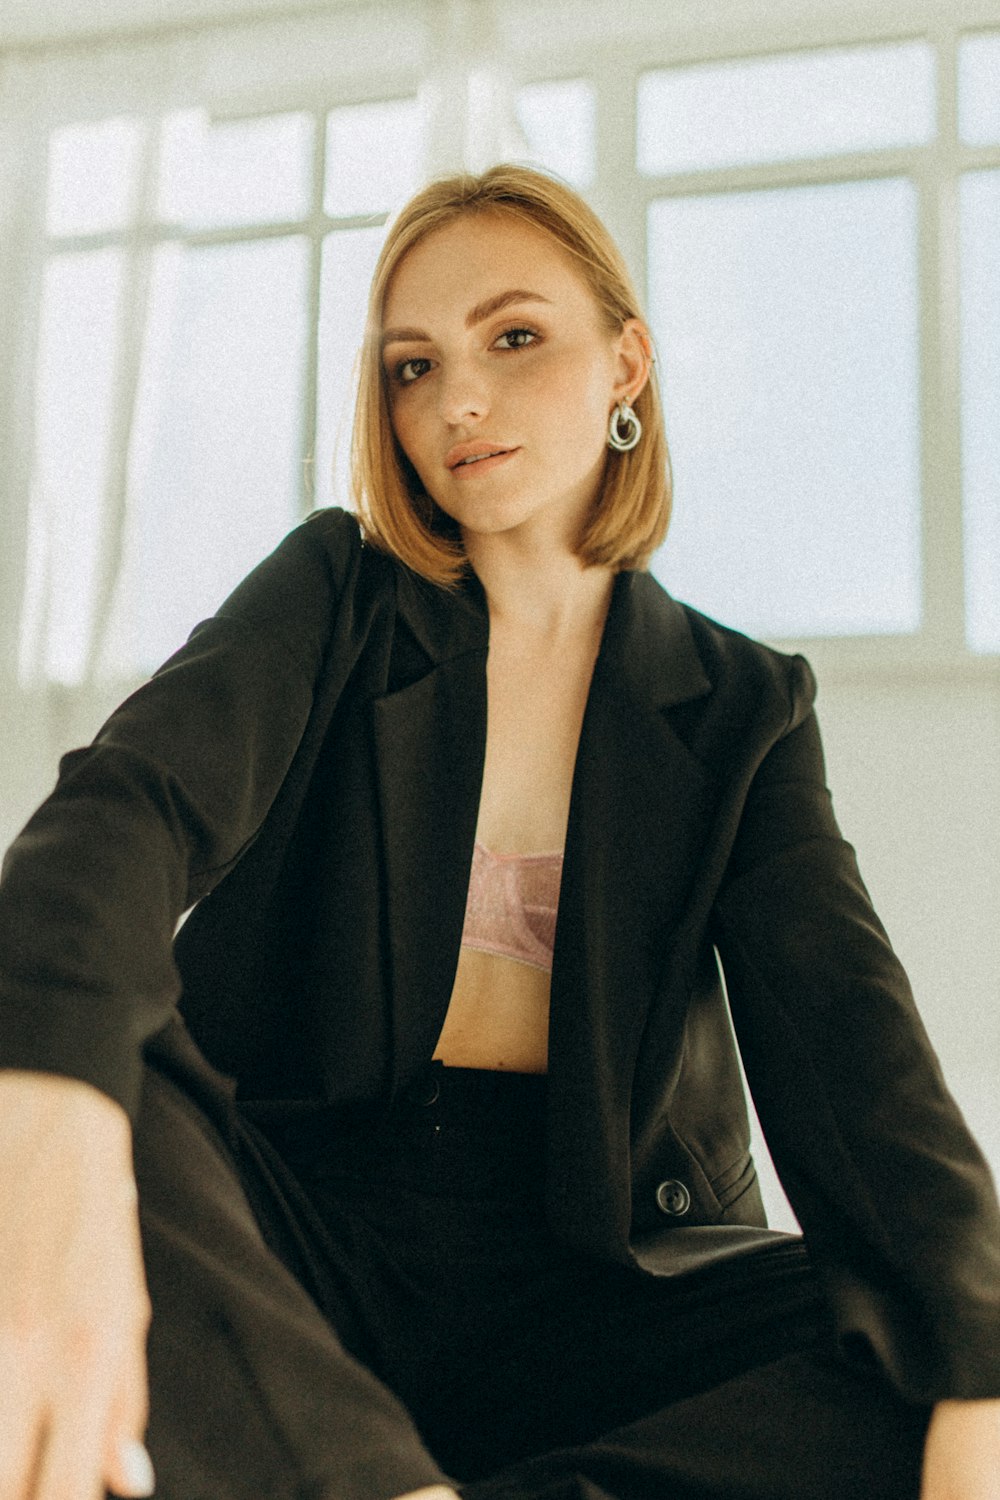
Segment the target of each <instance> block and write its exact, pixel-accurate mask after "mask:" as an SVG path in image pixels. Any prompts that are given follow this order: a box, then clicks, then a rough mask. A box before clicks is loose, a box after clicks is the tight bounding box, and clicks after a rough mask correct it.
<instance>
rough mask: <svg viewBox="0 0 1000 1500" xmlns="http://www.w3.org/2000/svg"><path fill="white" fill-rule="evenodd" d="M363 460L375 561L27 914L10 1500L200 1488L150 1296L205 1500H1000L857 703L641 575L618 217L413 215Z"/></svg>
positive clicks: (30, 843) (991, 1422)
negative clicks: (845, 760)
mask: <svg viewBox="0 0 1000 1500" xmlns="http://www.w3.org/2000/svg"><path fill="white" fill-rule="evenodd" d="M355 433H356V441H355V456H356V488H357V492H358V499H359V504H360V509H361V515H362V517H363V531H362V530H360V529H359V526H358V523H357V522H356V521H355V519H354V518H353V517H352V516H350V515H347V514H345V513H343V512H336V511H334V512H321V513H318V514H317V515H315V516H314V517H312V518H310V520H309V521H307V522H306V523H305V524H304V525H303V526H302V527H299V528H298V529H297V530H296V531H295V532H293V533H292V534H291V536H290V537H289V538H287V539H286V541H285V542H284V543H283V544H282V546H281V547H279V548H278V549H277V551H276V552H275V553H274V554H273V555H272V557H271V558H269V559H268V560H266V561H265V562H264V563H263V564H262V565H261V567H260V568H259V569H257V570H256V571H255V573H254V574H252V575H251V577H250V578H249V579H247V580H246V581H245V582H244V583H243V584H242V585H241V586H240V588H239V589H237V590H236V592H235V593H234V594H233V595H232V596H231V598H230V599H229V600H227V601H226V603H225V604H224V605H223V607H222V609H221V610H220V612H219V614H218V615H217V616H216V617H215V618H214V619H213V620H211V621H208V622H205V623H204V624H203V625H201V626H199V627H198V628H197V629H196V630H195V632H194V633H193V635H192V637H191V639H190V641H189V642H188V644H187V645H186V646H185V647H184V648H183V649H182V650H181V651H180V652H178V653H177V655H176V656H175V657H173V658H172V659H171V660H170V661H169V662H168V663H167V664H166V665H165V667H163V668H162V669H161V670H160V672H159V673H158V674H156V676H155V677H154V678H153V679H152V681H151V682H150V683H149V684H147V685H146V686H145V687H144V688H143V689H142V690H141V691H140V692H139V693H138V694H136V695H135V696H134V697H133V698H132V699H130V700H129V701H128V702H127V703H125V704H124V705H123V706H122V707H121V708H120V709H119V710H118V712H117V713H116V714H115V715H113V716H112V718H111V720H110V721H109V722H108V724H107V725H106V726H105V728H104V729H103V730H102V732H101V734H100V735H99V736H98V739H97V740H96V741H95V744H94V746H92V747H90V748H89V749H88V750H84V751H78V752H75V753H74V754H73V755H71V756H69V757H67V758H66V760H65V761H64V762H63V765H62V768H61V778H60V783H59V786H58V787H57V790H56V792H55V793H54V794H53V797H52V798H50V799H49V801H48V802H47V803H46V804H44V805H43V807H42V808H41V809H40V810H39V811H38V813H37V814H36V815H35V817H34V818H33V819H32V821H31V823H29V825H28V827H27V829H26V830H25V832H24V833H23V834H22V835H21V837H20V839H19V840H18V841H17V843H16V844H15V846H14V847H13V849H12V851H11V853H10V856H9V858H8V861H7V867H6V873H5V880H4V890H3V900H2V904H0V974H2V976H3V978H2V989H0V993H2V996H3V1006H2V1010H0V1028H2V1029H0V1060H2V1062H3V1064H4V1066H5V1067H6V1068H7V1069H8V1070H9V1071H8V1072H6V1073H5V1074H4V1075H3V1076H2V1077H0V1112H2V1113H0V1117H2V1119H3V1123H4V1139H5V1150H4V1152H3V1157H2V1162H0V1182H2V1191H3V1194H4V1202H5V1203H6V1204H7V1205H8V1210H7V1214H6V1218H5V1223H4V1226H3V1229H2V1231H0V1264H2V1267H3V1272H2V1275H0V1288H2V1290H0V1388H2V1389H3V1390H4V1391H5V1392H12V1393H13V1394H12V1396H11V1397H10V1398H9V1399H7V1400H6V1401H5V1402H4V1403H3V1404H2V1410H0V1500H14V1497H17V1500H23V1497H26V1496H31V1497H33V1500H54V1497H56V1496H58V1497H59V1500H66V1497H73V1500H75V1497H77V1496H79V1497H81V1500H83V1497H87V1500H90V1497H92V1496H93V1495H95V1494H97V1493H98V1492H99V1491H100V1488H101V1486H102V1485H105V1484H106V1485H108V1486H110V1487H111V1488H113V1489H114V1490H115V1491H116V1492H118V1493H121V1494H126V1495H138V1494H142V1493H149V1492H150V1490H151V1485H152V1478H151V1475H150V1472H149V1466H148V1460H147V1459H146V1456H145V1451H144V1449H143V1448H142V1446H141V1443H140V1441H139V1440H140V1438H141V1436H142V1432H143V1428H144V1424H145V1420H146V1405H145V1396H144V1391H145V1375H144V1362H143V1343H144V1335H145V1330H146V1322H147V1309H148V1301H147V1296H146V1290H145V1280H144V1278H146V1279H148V1284H149V1295H150V1298H151V1303H152V1311H153V1317H152V1325H151V1330H150V1338H149V1368H150V1374H151V1379H150V1391H151V1403H150V1415H149V1436H148V1443H149V1449H150V1452H151V1454H152V1458H153V1460H154V1463H155V1465H156V1469H157V1472H158V1484H159V1487H158V1489H157V1494H158V1495H160V1496H162V1497H164V1500H199V1497H202V1496H204V1497H208V1496H211V1497H212V1500H227V1497H232V1500H237V1497H238V1500H243V1497H246V1500H251V1497H253V1500H262V1497H268V1500H270V1497H276V1500H280V1497H286V1496H287V1497H291V1496H296V1497H305V1496H310V1497H315V1500H319V1497H324V1500H334V1497H336V1500H388V1497H394V1496H403V1495H406V1496H408V1497H416V1496H421V1497H426V1500H430V1497H440V1496H448V1495H454V1494H455V1492H456V1486H457V1485H461V1486H462V1491H463V1493H464V1494H466V1495H471V1496H475V1497H477V1500H486V1497H490V1496H497V1497H499V1496H508V1497H515V1496H519V1497H528V1496H536V1495H537V1496H540V1495H542V1494H544V1495H547V1496H556V1495H565V1496H570V1495H574V1496H581V1497H582V1496H589V1497H617V1500H633V1497H634V1500H638V1497H640V1496H643V1497H644V1496H652V1495H655V1496H665V1497H666V1496H670V1497H694V1496H699V1497H707V1496H715V1497H719V1500H721V1497H732V1496H734V1495H737V1494H739V1495H747V1496H750V1495H753V1496H761V1497H763V1496H770V1497H782V1496H787V1497H789V1500H790V1497H792V1496H794V1497H796V1500H803V1497H813V1496H815V1497H819V1496H829V1497H833V1496H837V1497H838V1500H842V1497H845V1496H849V1495H857V1496H862V1495H864V1496H869V1495H871V1494H876V1493H877V1494H879V1495H880V1496H883V1497H885V1496H895V1495H899V1496H904V1495H912V1496H915V1495H916V1494H917V1492H918V1489H920V1486H921V1480H920V1478H919V1475H920V1471H921V1455H922V1453H923V1460H922V1466H923V1480H922V1489H920V1493H921V1494H922V1496H923V1500H951V1497H954V1496H961V1497H963V1500H996V1497H997V1495H998V1494H1000V1489H998V1482H997V1474H998V1473H1000V1415H998V1414H1000V1401H998V1400H997V1397H998V1396H1000V1368H998V1366H1000V1339H998V1338H997V1332H998V1318H997V1309H998V1298H1000V1259H998V1257H1000V1250H998V1246H1000V1236H998V1234H997V1229H998V1218H997V1208H996V1202H995V1199H994V1197H993V1193H992V1187H991V1184H990V1181H989V1174H988V1172H987V1170H986V1168H985V1166H984V1164H983V1162H982V1159H981V1157H980V1155H979V1153H978V1151H977V1150H976V1147H975V1146H974V1144H973V1143H972V1142H971V1140H970V1139H969V1137H968V1135H967V1133H966V1131H965V1128H964V1126H963V1124H962V1121H961V1118H960V1116H959V1115H958V1112H957V1110H956V1109H955V1106H954V1104H953V1103H952V1101H951V1100H950V1098H949V1096H948V1094H947V1092H946V1091H945V1089H944V1086H943V1084H942V1082H941V1079H940V1075H939V1072H938V1070H937V1065H936V1062H935V1060H934V1058H933V1055H932V1053H931V1051H930V1048H929V1045H928V1043H927V1040H926V1037H925V1035H924V1033H923V1031H922V1029H921V1027H920V1023H919V1021H918V1019H917V1017H916V1014H915V1012H914V1010H913V1006H912V1001H911V999H910V996H909V992H908V989H907V987H906V982H905V979H904V977H903V975H902V973H901V971H900V969H899V966H898V964H897V963H896V961H895V959H894V957H893V955H892V953H891V950H890V949H889V946H888V943H887V941H886V939H885V936H884V933H883V932H882V929H881V927H880V926H879V925H878V922H877V919H876V918H875V916H874V914H873V912H872V911H871V907H870V905H869V903H868V900H867V896H866V894H865V892H864V888H863V886H862V885H861V883H860V880H859V878H858V876H857V872H856V869H855V866H854V863H853V857H852V855H851V852H850V850H849V847H848V846H847V845H846V844H844V843H843V841H842V840H841V839H840V837H839V834H838V831H837V829H836V825H835V823H834V821H833V817H832V813H831V811H830V807H829V799H828V795H827V793H826V791H825V788H824V785H823V770H822V757H821V752H820V749H819V742H818V738H817V735H816V729H815V720H814V717H813V714H812V708H811V702H812V692H813V684H812V678H811V674H810V672H809V669H808V667H807V666H806V665H805V663H804V662H803V661H802V660H801V659H799V658H794V659H793V658H788V657H784V656H781V655H780V654H778V653H776V652H773V651H770V650H767V649H766V648H764V647H762V646H758V645H756V644H754V643H752V642H749V641H747V640H746V639H745V638H743V637H741V636H738V635H736V634H735V633H734V632H731V631H728V630H725V629H724V628H722V627H721V626H718V625H716V624H714V623H713V622H711V621H708V620H705V619H704V618H703V617H701V616H699V615H697V614H696V613H695V612H693V611H691V610H688V609H686V608H684V607H682V606H680V605H678V604H676V603H674V602H673V601H672V600H671V599H669V598H668V596H666V595H665V594H664V593H663V591H662V590H661V589H660V588H659V586H658V585H657V584H656V583H655V582H654V581H653V580H652V579H651V577H650V576H649V575H648V574H647V573H645V572H644V571H643V568H644V565H645V563H646V561H647V559H648V557H649V556H650V554H651V553H652V551H653V550H654V548H655V547H656V546H657V545H658V543H659V542H660V541H661V540H662V537H663V534H664V531H665V528H666V521H667V516H668V509H669V493H668V488H667V462H666V450H665V445H664V440H663V435H662V427H661V421H660V415H659V409H658V402H657V396H656V391H655V379H654V372H653V368H652V354H651V345H650V339H649V335H648V332H647V330H646V327H645V325H644V323H643V321H642V319H641V317H640V316H639V311H638V306H637V303H636V300H635V297H634V294H633V292H632V290H631V288H630V286H629V284H628V278H627V275H626V273H625V271H624V268H623V266H622V263H621V259H620V257H619V255H618V253H617V252H616V251H615V249H614V247H613V246H612V244H611V243H610V241H609V239H608V236H607V234H606V232H605V231H604V229H603V228H602V226H601V225H600V224H599V223H598V222H597V221H596V220H595V219H594V217H593V215H592V214H591V213H590V211H589V210H588V209H587V208H586V206H585V205H584V204H583V203H582V202H581V201H580V200H579V199H578V198H577V197H576V196H575V195H574V194H572V193H571V192H569V191H568V190H567V189H565V188H564V187H562V186H561V185H559V184H557V183H554V182H552V181H550V180H549V179H547V178H545V177H544V176H542V175H540V174H537V173H534V172H529V171H526V170H522V169H515V168H509V167H500V168H495V169H493V170H491V171H490V172H488V173H486V174H485V175H484V176H483V177H482V178H479V179H474V178H463V179H456V180H453V181H448V182H445V183H441V184H436V185H432V186H431V187H430V188H428V189H427V190H425V191H424V192H423V193H421V194H420V195H418V197H417V198H416V199H415V200H414V201H413V202H412V203H411V204H410V205H409V206H408V207H407V208H406V209H404V211H403V212H402V214H401V215H400V217H399V219H398V220H397V222H396V224H395V225H394V227H393V229H392V231H391V232H390V234H389V237H388V240H387V243H386V246H385V249H384V251H383V254H382V257H381V260H380V262H379V266H378V268H377V270H376V274H375V279H374V284H373V289H372V297H371V308H370V321H369V329H368V336H367V340H366V346H365V351H364V356H363V365H362V375H361V390H360V399H359V408H358V416H357V422H356V429H355ZM487 710H488V711H487ZM192 906H193V907H194V910H193V912H192V913H191V915H190V917H189V919H188V920H187V922H186V923H185V924H184V926H183V927H182V928H181V931H180V933H179V935H178V937H177V941H176V945H175V948H174V954H173V956H172V954H171V939H172V937H173V935H174V930H175V927H176V923H177V921H178V919H179V917H180V916H181V914H182V913H183V912H184V911H185V910H187V909H188V908H189V907H192ZM557 912H558V921H556V913H557ZM716 950H718V953H719V954H720V955H721V961H722V965H723V967H724V969H725V974H726V979H727V984H728V989H729V996H730V1001H731V1005H732V1014H733V1020H734V1024H735V1028H736V1032H737V1035H738V1037H739V1042H740V1047H741V1050H742V1053H743V1057H744V1061H745V1065H746V1069H747V1073H748V1076H749V1079H750V1082H751V1086H752V1088H753V1090H754V1093H755V1096H756V1099H757V1103H758V1108H759V1111H760V1114H761V1117H762V1120H763V1122H764V1126H765V1130H766V1134H767V1136H768V1140H769V1143H770V1145H771V1148H772V1151H773V1153H774V1156H775V1159H776V1162H777V1164H778V1168H779V1171H780V1172H781V1175H782V1179H783V1181H784V1183H785V1186H786V1188H787V1190H788V1192H789V1195H790V1197H791V1200H792V1203H793V1205H794V1207H795V1208H796V1211H797V1213H798V1215H799V1218H800V1221H801V1222H802V1225H803V1228H804V1231H805V1245H806V1246H807V1247H808V1249H806V1248H805V1247H804V1246H803V1244H802V1242H801V1241H800V1240H799V1239H798V1238H797V1237H792V1236H785V1235H775V1234H772V1233H770V1232H769V1231H768V1230H767V1229H766V1228H765V1227H764V1216H763V1209H762V1204H761V1201H760V1196H759V1192H758V1190H757V1187H756V1180H755V1175H754V1171H753V1166H752V1163H751V1161H750V1158H749V1153H748V1149H747V1146H748V1130H747V1124H746V1112H745V1107H744V1104H743V1099H742V1092H741V1087H740V1083H739V1075H738V1069H737V1064H736V1059H735V1052H734V1050H733V1046H732V1042H731V1035H730V1030H729V1021H728V1013H727V1010H726V1007H725V1003H724V1000H723V997H722V991H721V984H720V979H719V973H718V967H717V963H716V958H715V953H716ZM182 987H183V999H182V1006H183V1012H184V1017H185V1021H186V1026H185V1025H184V1024H182V1023H181V1021H180V1019H179V1018H178V1016H177V1014H176V1011H175V1009H174V1005H175V1001H176V1000H177V998H178V996H179V994H180V991H181V988H182ZM130 1121H131V1122H132V1126H133V1133H134V1147H131V1148H130V1129H129V1122H130ZM133 1150H134V1175H133V1158H132V1152H133ZM136 1180H137V1181H138V1198H139V1209H140V1213H141V1220H142V1252H143V1258H142V1259H141V1258H140V1250H139V1242H138V1232H137V1219H136V1205H135V1187H134V1183H135V1181H136ZM143 1259H144V1265H143ZM932 1409H933V1415H931V1412H932ZM928 1418H930V1421H929V1425H928ZM925 1435H926V1442H925Z"/></svg>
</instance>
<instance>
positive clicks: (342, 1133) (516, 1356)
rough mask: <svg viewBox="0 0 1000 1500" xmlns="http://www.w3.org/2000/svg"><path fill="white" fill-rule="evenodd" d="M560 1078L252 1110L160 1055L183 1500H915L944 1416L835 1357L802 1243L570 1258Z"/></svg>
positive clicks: (154, 1221)
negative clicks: (741, 1250) (682, 1267)
mask: <svg viewBox="0 0 1000 1500" xmlns="http://www.w3.org/2000/svg"><path fill="white" fill-rule="evenodd" d="M544 1110H545V1081H544V1079H535V1078H518V1077H511V1076H509V1075H490V1074H477V1073H469V1072H465V1071H464V1070H455V1069H442V1068H440V1067H439V1066H437V1065H433V1066H432V1067H431V1068H430V1069H428V1073H427V1076H426V1077H425V1078H423V1079H421V1080H420V1081H419V1083H418V1084H417V1085H416V1086H415V1088H414V1089H413V1090H412V1091H411V1095H410V1097H409V1098H408V1099H407V1100H405V1101H403V1103H402V1104H401V1105H400V1106H399V1107H398V1108H397V1109H396V1110H395V1111H394V1112H393V1113H392V1114H391V1115H389V1116H388V1117H387V1116H385V1115H384V1114H381V1113H379V1112H377V1111H375V1110H362V1109H354V1110H349V1111H348V1110H339V1111H333V1110H325V1111H324V1110H319V1111H317V1110H302V1111H301V1112H299V1113H295V1112H294V1111H290V1110H289V1109H287V1108H282V1109H279V1110H276V1109H267V1108H264V1107H257V1108H252V1107H250V1106H247V1107H244V1108H239V1107H237V1106H236V1105H235V1104H234V1102H233V1100H232V1098H231V1096H230V1095H229V1093H228V1092H227V1091H226V1089H225V1087H224V1085H223V1084H222V1082H221V1080H219V1079H218V1077H217V1075H215V1074H213V1073H212V1071H211V1069H209V1068H208V1066H207V1064H205V1063H204V1061H203V1060H202V1059H201V1057H200V1055H199V1054H198V1052H197V1050H196V1049H195V1048H194V1046H193V1044H192V1043H191V1042H190V1039H189V1038H188V1037H187V1035H186V1033H184V1032H183V1030H182V1029H181V1028H179V1027H171V1028H168V1031H167V1032H166V1033H164V1035H163V1036H162V1037H161V1038H159V1039H157V1042H156V1043H155V1044H154V1046H153V1048H152V1049H151V1050H150V1058H149V1066H148V1069H147V1077H146V1087H145V1092H144V1098H143V1105H142V1110H141V1113H140V1117H139V1120H138V1122H137V1129H136V1170H137V1177H138V1182H139V1193H140V1207H141V1212H142V1222H143V1242H144V1253H145V1257H146V1266H147V1275H148V1278H149V1284H150V1294H151V1297H152V1302H153V1325H152V1330H151V1335H150V1348H149V1363H150V1381H151V1417H150V1427H149V1435H148V1443H149V1448H150V1452H151V1454H152V1457H153V1461H154V1465H155V1466H156V1469H157V1475H158V1488H157V1492H156V1493H157V1496H158V1497H159V1500H390V1497H393V1496H397V1495H401V1494H404V1493H406V1492H408V1491H410V1490H413V1489H417V1488H419V1487H421V1486H423V1485H428V1484H434V1483H450V1484H452V1485H454V1486H456V1487H459V1488H461V1491H462V1494H463V1495H465V1496H468V1497H469V1500H501V1497H503V1500H541V1497H547V1500H557V1497H566V1500H569V1497H578V1500H584V1497H588V1500H851V1497H857V1500H862V1497H864V1500H870V1497H871V1496H872V1495H874V1494H877V1495H878V1496H879V1497H880V1500H896V1497H898V1500H916V1496H917V1493H918V1489H919V1465H920V1450H921V1446H922V1440H923V1435H924V1432H925V1430H926V1423H927V1416H928V1413H927V1411H926V1409H923V1408H919V1407H914V1406H912V1405H910V1404H908V1403H906V1402H904V1401H903V1400H902V1399H901V1398H900V1397H899V1396H898V1395H896V1394H895V1393H894V1392H893V1391H892V1390H891V1389H890V1388H889V1386H888V1385H887V1384H886V1383H885V1382H883V1381H882V1380H881V1379H880V1378H878V1377H875V1376H873V1375H871V1374H868V1373H865V1372H860V1371H856V1370H853V1369H851V1368H848V1366H847V1365H846V1364H844V1363H843V1362H842V1361H841V1360H840V1358H839V1357H838V1355H837V1353H836V1351H835V1349H834V1347H833V1342H832V1338H831V1336H830V1331H829V1328H828V1325H827V1319H826V1314H825V1312H824V1309H823V1306H822V1304H821V1302H820V1300H819V1298H818V1295H817V1292H816V1288H815V1283H814V1279H813V1275H812V1271H811V1269H810V1266H809V1261H808V1257H807V1255H806V1252H805V1250H804V1248H803V1247H802V1246H801V1245H792V1246H790V1247H789V1246H788V1245H787V1244H784V1243H781V1244H779V1246H778V1248H776V1249H773V1248H772V1249H768V1250H766V1251H762V1252H756V1253H754V1254H753V1255H751V1256H746V1257H742V1258H740V1259H739V1260H736V1261H733V1262H729V1263H728V1264H727V1265H726V1266H723V1267H720V1268H715V1269H712V1270H710V1271H706V1272H701V1273H696V1274H694V1275H688V1276H685V1277H682V1278H677V1279H676V1280H673V1279H653V1278H649V1277H646V1276H644V1275H641V1274H639V1273H637V1272H633V1271H630V1270H628V1269H625V1268H622V1267H615V1266H609V1265H606V1264H603V1263H600V1262H597V1261H595V1260H593V1259H592V1258H588V1257H586V1256H583V1255H580V1254H578V1253H577V1252H575V1251H573V1250H571V1249H570V1248H569V1247H566V1246H564V1245H562V1244H560V1243H559V1242H558V1241H556V1240H555V1239H554V1237H553V1236H552V1235H551V1234H550V1233H549V1232H548V1230H547V1228H546V1225H545V1218H544V1210H543V1192H544V1182H543V1178H542V1169H541V1166H540V1163H541V1160H542V1153H541V1151H540V1149H539V1147H540V1133H541V1131H542V1130H543V1128H544Z"/></svg>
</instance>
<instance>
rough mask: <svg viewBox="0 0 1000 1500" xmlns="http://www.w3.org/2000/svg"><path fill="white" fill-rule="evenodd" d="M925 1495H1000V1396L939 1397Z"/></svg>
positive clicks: (974, 1499)
mask: <svg viewBox="0 0 1000 1500" xmlns="http://www.w3.org/2000/svg"><path fill="white" fill-rule="evenodd" d="M920 1500H1000V1400H996V1401H939V1402H938V1404H937V1406H935V1408H934V1411H933V1413H932V1414H931V1421H930V1426H929V1427H928V1429H927V1441H926V1443H925V1445H924V1472H923V1483H922V1484H921V1487H920Z"/></svg>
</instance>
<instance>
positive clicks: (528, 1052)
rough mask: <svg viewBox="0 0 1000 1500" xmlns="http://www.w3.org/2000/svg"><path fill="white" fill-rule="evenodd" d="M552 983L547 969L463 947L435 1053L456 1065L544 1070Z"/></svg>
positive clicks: (518, 1070) (515, 1069)
mask: <svg viewBox="0 0 1000 1500" xmlns="http://www.w3.org/2000/svg"><path fill="white" fill-rule="evenodd" d="M549 988H550V976H549V975H548V974H547V973H546V972H545V971H544V969H536V968H534V967H532V965H530V964H525V963H521V962H519V960H517V959H514V958H502V957H500V956H499V955H498V954H495V953H484V952H482V951H481V950H479V949H477V948H462V949H461V950H460V952H459V959H458V968H457V970H456V972H455V985H454V989H453V990H452V995H451V1004H450V1005H449V1006H448V1014H447V1016H446V1017H445V1023H444V1026H443V1027H442V1030H441V1035H440V1037H439V1038H438V1044H437V1048H436V1050H435V1052H434V1056H435V1058H437V1059H438V1060H439V1061H440V1062H443V1063H444V1064H445V1065H446V1066H447V1067H452V1068H487V1069H492V1070H494V1071H497V1072H511V1073H545V1072H546V1071H547V1069H548V1055H549Z"/></svg>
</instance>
